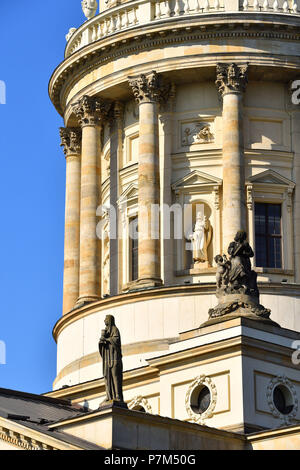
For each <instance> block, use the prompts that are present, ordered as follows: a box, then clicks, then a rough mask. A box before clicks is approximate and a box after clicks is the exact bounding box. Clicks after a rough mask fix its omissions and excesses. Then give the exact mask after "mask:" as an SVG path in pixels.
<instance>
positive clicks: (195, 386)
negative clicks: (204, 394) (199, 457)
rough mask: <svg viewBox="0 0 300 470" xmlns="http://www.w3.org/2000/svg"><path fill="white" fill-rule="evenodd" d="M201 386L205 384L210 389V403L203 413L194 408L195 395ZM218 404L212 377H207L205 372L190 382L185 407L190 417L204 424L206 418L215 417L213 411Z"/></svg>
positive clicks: (193, 420) (195, 421)
mask: <svg viewBox="0 0 300 470" xmlns="http://www.w3.org/2000/svg"><path fill="white" fill-rule="evenodd" d="M201 386H205V387H207V388H208V389H209V391H210V404H209V407H208V408H207V410H206V411H204V412H203V413H202V414H198V413H195V412H194V411H193V409H192V406H191V405H192V401H193V395H194V394H195V393H197V390H199V391H200V389H201ZM216 404H217V389H216V386H215V384H214V383H213V381H212V380H211V378H210V377H206V376H205V375H204V374H202V375H200V376H198V377H196V378H195V379H194V380H193V382H192V383H191V384H190V386H189V388H188V390H187V392H186V395H185V409H186V411H187V414H188V415H189V418H190V419H191V421H192V422H194V423H198V424H204V423H205V420H207V419H209V418H212V417H213V412H214V409H215V407H216Z"/></svg>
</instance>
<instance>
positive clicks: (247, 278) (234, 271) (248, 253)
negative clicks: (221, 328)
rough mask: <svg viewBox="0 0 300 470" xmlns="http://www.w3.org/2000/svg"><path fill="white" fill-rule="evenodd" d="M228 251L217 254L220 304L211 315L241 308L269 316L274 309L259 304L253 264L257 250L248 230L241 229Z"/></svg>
mask: <svg viewBox="0 0 300 470" xmlns="http://www.w3.org/2000/svg"><path fill="white" fill-rule="evenodd" d="M227 253H228V254H223V255H217V256H216V257H215V262H216V264H217V275H216V283H217V292H216V295H217V298H218V299H219V305H217V306H216V307H214V308H211V309H210V310H209V316H210V318H215V317H220V316H223V315H225V314H229V313H233V312H237V311H239V312H240V313H244V314H247V313H249V314H250V315H253V314H254V315H256V316H258V317H262V318H269V316H270V314H271V311H270V310H269V309H266V308H265V307H263V306H262V305H260V303H259V291H258V287H257V274H256V272H255V271H253V270H252V267H251V258H253V256H254V252H253V250H252V248H251V246H250V245H249V243H248V241H247V233H246V232H245V231H244V230H240V231H238V232H237V234H236V235H235V237H234V240H233V241H232V242H231V243H230V245H229V247H228V250H227Z"/></svg>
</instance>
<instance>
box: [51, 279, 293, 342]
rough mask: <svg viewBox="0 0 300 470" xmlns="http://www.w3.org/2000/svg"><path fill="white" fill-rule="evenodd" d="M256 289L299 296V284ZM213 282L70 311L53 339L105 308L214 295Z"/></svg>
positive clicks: (129, 296) (115, 298) (126, 296)
mask: <svg viewBox="0 0 300 470" xmlns="http://www.w3.org/2000/svg"><path fill="white" fill-rule="evenodd" d="M258 287H259V290H260V292H261V293H264V294H268V293H270V294H277V295H278V294H280V295H291V294H292V295H299V294H300V285H299V284H288V283H281V282H279V283H269V282H268V283H266V282H261V283H258ZM215 291H216V288H215V282H207V283H203V284H190V285H177V286H169V287H159V288H156V289H143V290H137V291H134V292H128V293H125V294H119V295H116V296H113V297H108V298H105V299H101V300H98V301H96V302H92V303H90V304H87V305H85V306H83V307H81V308H78V309H74V310H71V311H70V312H68V313H66V314H65V315H63V316H62V317H61V318H60V319H59V320H58V321H57V322H56V324H55V325H54V328H53V332H52V334H53V337H54V339H55V341H57V339H58V336H59V335H60V333H61V332H62V331H63V330H64V329H65V328H66V327H67V326H69V325H71V324H72V323H74V322H75V321H78V320H80V319H81V318H84V317H87V316H89V315H92V314H93V313H95V312H99V311H102V310H106V309H107V308H116V307H118V306H121V305H125V304H128V303H134V302H142V301H145V300H148V301H150V300H152V299H158V298H166V297H174V296H175V297H178V296H186V295H187V296H188V295H195V294H199V295H201V294H202V295H203V294H210V295H213V294H215Z"/></svg>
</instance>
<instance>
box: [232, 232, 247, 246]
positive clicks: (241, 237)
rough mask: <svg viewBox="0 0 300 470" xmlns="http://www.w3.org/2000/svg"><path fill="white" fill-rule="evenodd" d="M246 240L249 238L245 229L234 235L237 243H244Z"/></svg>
mask: <svg viewBox="0 0 300 470" xmlns="http://www.w3.org/2000/svg"><path fill="white" fill-rule="evenodd" d="M245 240H247V233H246V232H245V230H239V231H238V232H237V233H236V235H235V237H234V241H235V242H237V243H243V242H244V241H245Z"/></svg>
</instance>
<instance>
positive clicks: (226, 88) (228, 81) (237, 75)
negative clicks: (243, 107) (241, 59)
mask: <svg viewBox="0 0 300 470" xmlns="http://www.w3.org/2000/svg"><path fill="white" fill-rule="evenodd" d="M215 83H216V86H217V88H218V91H219V93H220V94H221V95H222V96H223V95H224V94H226V93H232V92H235V93H242V92H244V91H245V89H246V86H247V83H248V64H245V65H237V64H235V63H232V64H217V80H216V82H215Z"/></svg>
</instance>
